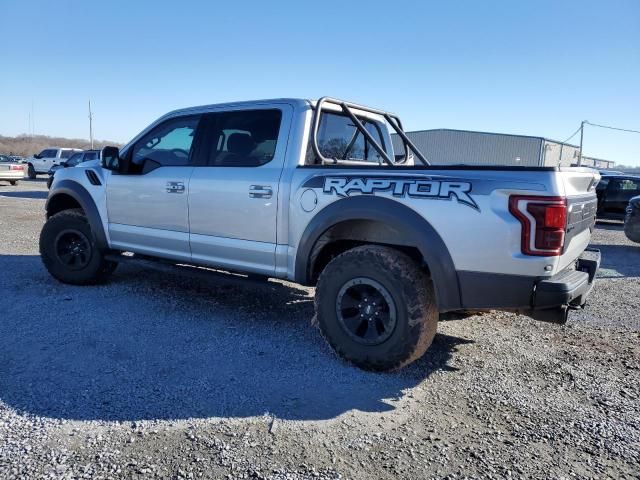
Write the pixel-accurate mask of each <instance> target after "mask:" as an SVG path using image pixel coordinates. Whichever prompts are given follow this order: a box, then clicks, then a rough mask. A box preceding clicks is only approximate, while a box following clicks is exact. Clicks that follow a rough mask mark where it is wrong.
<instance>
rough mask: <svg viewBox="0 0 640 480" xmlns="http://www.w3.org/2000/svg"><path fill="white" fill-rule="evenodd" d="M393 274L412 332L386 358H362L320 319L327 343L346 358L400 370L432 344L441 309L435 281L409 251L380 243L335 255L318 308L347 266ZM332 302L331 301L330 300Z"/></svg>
mask: <svg viewBox="0 0 640 480" xmlns="http://www.w3.org/2000/svg"><path fill="white" fill-rule="evenodd" d="M365 265H366V266H369V267H370V266H372V265H373V266H374V267H375V268H378V269H381V270H384V271H387V272H389V273H391V275H392V276H393V277H395V279H396V280H397V282H398V283H397V284H398V285H399V286H401V289H402V296H403V301H404V303H405V305H406V307H407V312H408V322H409V327H410V332H409V334H408V335H406V336H405V337H404V338H402V342H401V343H399V344H397V345H396V347H395V348H394V349H393V351H391V352H388V353H387V355H386V357H385V358H384V359H375V358H373V357H371V358H365V359H362V358H358V357H355V356H353V355H352V353H351V352H350V351H349V350H348V349H345V348H344V346H343V345H342V344H341V343H340V342H337V341H336V340H335V339H334V338H332V337H331V335H330V334H329V332H328V331H327V330H326V329H324V328H323V321H322V319H319V322H318V323H319V325H320V330H321V332H322V335H323V336H324V338H325V339H326V340H327V342H328V343H329V344H330V345H331V346H332V347H333V348H334V350H335V351H336V352H337V353H338V354H339V355H340V356H341V357H343V358H344V359H346V360H348V361H350V362H352V363H354V364H356V365H358V366H359V367H361V368H363V369H365V370H374V371H389V370H397V369H400V368H402V367H404V366H405V365H407V364H409V363H411V362H413V361H415V360H417V359H418V358H420V357H421V356H422V355H424V353H425V352H426V350H427V349H428V348H429V346H430V345H431V342H432V341H433V338H434V337H435V334H436V330H437V325H438V318H439V314H438V308H437V305H436V302H435V293H434V289H433V283H432V281H431V279H430V278H429V276H428V275H427V274H426V272H424V271H423V270H422V269H421V268H420V266H419V265H418V264H417V263H416V262H415V261H414V260H412V259H411V258H410V257H409V256H408V255H406V254H405V253H403V252H401V251H399V250H395V249H393V248H390V247H384V246H380V245H363V246H360V247H356V248H353V249H351V250H347V251H346V252H344V253H342V254H341V255H338V256H337V257H335V258H334V259H333V260H332V261H331V262H329V264H328V265H327V266H326V267H325V269H324V270H323V271H322V273H321V274H320V278H319V279H318V285H317V290H316V292H317V293H316V299H315V302H316V311H319V308H318V306H319V303H320V302H322V301H325V300H324V299H323V291H324V290H325V288H326V285H327V283H328V282H331V281H332V280H331V279H332V277H333V276H335V275H336V274H337V273H339V272H340V271H341V270H344V269H345V268H349V269H352V268H355V269H359V268H360V267H364V266H365ZM327 301H329V300H327Z"/></svg>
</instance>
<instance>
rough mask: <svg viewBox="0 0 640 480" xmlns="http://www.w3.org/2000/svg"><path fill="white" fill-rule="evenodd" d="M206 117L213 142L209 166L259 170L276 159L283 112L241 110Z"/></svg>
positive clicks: (208, 158) (208, 159)
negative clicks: (258, 168) (257, 168)
mask: <svg viewBox="0 0 640 480" xmlns="http://www.w3.org/2000/svg"><path fill="white" fill-rule="evenodd" d="M207 117H208V118H207V121H208V122H209V123H208V125H209V126H208V128H209V132H211V135H210V138H212V139H213V142H211V144H210V146H209V152H208V154H207V165H209V166H215V167H259V166H261V165H265V164H266V163H269V162H270V161H271V160H272V159H273V157H274V155H275V152H276V143H277V141H278V134H279V132H280V123H281V121H282V112H281V111H280V110H277V109H268V110H238V111H233V112H220V113H212V114H210V115H208V116H207Z"/></svg>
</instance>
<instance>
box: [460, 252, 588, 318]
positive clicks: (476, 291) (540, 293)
mask: <svg viewBox="0 0 640 480" xmlns="http://www.w3.org/2000/svg"><path fill="white" fill-rule="evenodd" d="M599 268H600V251H599V250H595V249H587V250H585V251H584V252H583V253H582V254H581V255H580V257H579V258H578V260H577V261H576V265H575V269H573V268H572V269H567V270H563V271H562V272H560V273H558V274H556V275H554V276H553V277H548V278H540V277H525V276H520V275H499V274H490V273H480V272H458V280H459V282H460V290H461V294H462V304H463V309H492V310H510V311H518V312H521V313H523V314H525V315H529V316H531V317H533V318H535V319H537V320H543V321H550V322H555V323H563V322H564V321H566V316H567V315H566V312H567V310H568V309H569V308H580V307H582V306H584V304H585V303H586V301H587V296H588V295H589V293H590V292H591V289H592V288H593V284H594V279H595V277H596V274H597V272H598V269H599Z"/></svg>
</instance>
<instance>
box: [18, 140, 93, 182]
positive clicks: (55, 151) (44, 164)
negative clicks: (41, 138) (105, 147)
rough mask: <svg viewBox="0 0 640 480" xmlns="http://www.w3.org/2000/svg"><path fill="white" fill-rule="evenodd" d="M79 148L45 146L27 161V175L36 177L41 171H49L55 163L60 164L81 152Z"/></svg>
mask: <svg viewBox="0 0 640 480" xmlns="http://www.w3.org/2000/svg"><path fill="white" fill-rule="evenodd" d="M81 151H82V150H81V149H79V148H58V147H54V148H45V149H44V150H42V151H41V152H40V153H38V154H37V155H34V156H33V157H31V158H29V159H28V161H27V165H28V167H27V175H28V176H29V178H31V179H33V178H36V175H38V174H39V173H48V172H49V169H51V167H53V166H54V165H59V164H60V163H61V162H63V161H65V160H67V159H68V158H69V157H71V155H73V154H74V153H76V152H81Z"/></svg>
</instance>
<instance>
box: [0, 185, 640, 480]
mask: <svg viewBox="0 0 640 480" xmlns="http://www.w3.org/2000/svg"><path fill="white" fill-rule="evenodd" d="M45 197H46V187H45V185H44V182H42V181H33V182H27V181H25V182H23V183H21V184H20V185H18V186H17V187H10V186H5V185H4V184H1V183H0V298H2V299H3V302H2V303H3V307H2V313H0V318H1V320H0V478H225V477H226V478H273V479H286V478H291V479H298V478H430V477H434V478H441V477H449V478H463V477H466V478H510V477H518V478H532V477H537V478H560V477H565V478H568V477H578V478H606V477H609V478H638V477H640V468H639V467H638V465H639V464H640V344H639V340H640V314H639V313H638V312H639V307H640V305H639V303H640V295H639V293H640V246H638V245H634V244H632V243H630V242H628V241H627V240H626V238H625V237H624V235H623V234H622V229H621V225H620V224H616V223H606V224H599V225H598V228H597V230H596V232H595V235H594V244H596V245H597V246H598V247H599V248H601V249H602V251H603V255H604V263H603V267H602V270H601V272H600V278H599V280H598V285H597V287H596V289H595V291H594V293H593V295H592V296H591V297H590V302H589V303H590V304H589V306H588V309H587V310H585V311H581V312H574V313H572V315H571V318H570V321H569V323H568V324H567V325H566V326H564V327H558V326H554V325H548V324H542V323H537V322H534V321H532V320H529V319H528V318H526V317H521V316H515V315H512V314H505V313H491V314H484V315H475V316H472V317H469V318H467V319H464V320H460V321H452V320H450V321H443V322H441V323H440V325H439V334H438V335H437V337H436V340H435V342H434V344H433V345H432V347H431V349H430V350H429V351H428V352H427V355H426V356H425V357H424V358H423V359H421V360H420V361H418V362H416V363H415V364H413V365H411V366H410V367H408V368H406V369H404V370H402V371H401V372H399V373H394V374H373V373H366V372H362V371H360V370H357V369H355V368H353V367H351V366H349V365H347V364H345V363H343V362H342V361H341V360H339V359H338V358H336V357H335V356H334V355H333V353H332V352H331V351H330V349H329V348H328V347H327V346H326V345H325V344H324V342H323V341H322V339H321V338H320V335H319V334H318V332H317V330H316V329H315V328H314V327H312V326H311V325H310V321H311V318H312V317H313V303H312V301H311V300H312V299H311V296H310V295H311V294H312V291H311V290H309V289H304V288H301V287H298V286H295V285H292V284H289V283H286V282H278V281H269V282H259V281H251V280H247V279H244V278H241V277H240V276H237V275H229V274H224V273H220V272H208V271H204V270H202V269H194V268H190V267H167V266H158V265H152V264H150V265H123V266H121V268H119V269H118V270H117V272H116V274H115V275H114V277H113V279H112V281H111V282H110V283H109V284H107V285H104V286H99V287H71V286H66V285H62V284H60V283H58V282H56V281H55V280H53V279H52V278H51V277H49V275H48V274H47V273H46V272H45V271H44V269H43V267H42V265H41V263H40V260H39V257H38V255H37V240H38V235H39V230H40V228H41V225H42V221H43V206H44V198H45Z"/></svg>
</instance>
